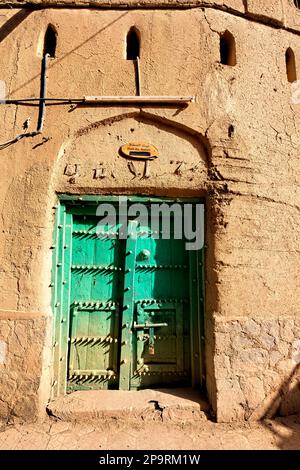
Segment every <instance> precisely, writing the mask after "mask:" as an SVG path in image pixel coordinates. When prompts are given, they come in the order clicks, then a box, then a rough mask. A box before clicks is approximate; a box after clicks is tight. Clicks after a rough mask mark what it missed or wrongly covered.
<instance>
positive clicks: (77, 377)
mask: <svg viewBox="0 0 300 470" xmlns="http://www.w3.org/2000/svg"><path fill="white" fill-rule="evenodd" d="M102 378H103V379H108V380H112V379H115V378H116V376H115V375H110V374H95V375H86V374H81V375H76V374H72V375H70V376H69V380H71V381H73V380H90V381H91V380H97V379H102Z"/></svg>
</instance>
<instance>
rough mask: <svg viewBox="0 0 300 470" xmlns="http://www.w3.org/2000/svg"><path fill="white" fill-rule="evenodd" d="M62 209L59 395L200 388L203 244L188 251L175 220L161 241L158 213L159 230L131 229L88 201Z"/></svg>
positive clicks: (58, 291)
mask: <svg viewBox="0 0 300 470" xmlns="http://www.w3.org/2000/svg"><path fill="white" fill-rule="evenodd" d="M170 204H171V202H170ZM63 207H64V208H63V209H62V207H60V214H58V226H59V227H60V229H59V230H57V237H58V240H57V241H58V245H57V249H56V256H55V267H56V283H55V284H56V285H57V286H58V284H60V282H59V281H61V280H62V278H65V279H63V280H62V283H63V282H64V283H65V284H62V286H61V287H60V288H59V286H58V288H57V289H56V297H57V298H56V304H55V305H56V306H57V304H58V308H57V309H56V310H57V311H56V323H55V331H56V342H55V345H56V350H55V351H54V358H55V359H54V375H55V374H56V378H57V380H55V382H54V383H55V387H57V388H58V390H57V393H59V391H62V390H64V388H65V387H66V388H67V390H68V391H73V390H91V389H107V388H109V389H122V390H131V389H139V388H145V387H160V386H161V387H166V386H168V387H172V386H174V387H175V386H176V387H177V386H190V385H193V386H200V385H201V382H202V375H203V370H202V355H201V349H202V346H203V343H202V340H203V331H202V319H203V252H202V250H199V251H187V250H186V240H184V239H183V238H182V239H176V238H175V236H174V220H173V219H172V220H171V222H170V221H169V222H170V236H169V237H168V238H167V239H165V238H164V236H163V230H162V229H163V227H164V220H163V217H162V216H161V215H160V217H159V220H156V221H155V228H156V229H157V228H158V230H156V231H154V230H153V227H152V226H151V222H148V223H146V224H142V225H137V223H136V221H135V220H130V219H129V220H128V223H127V226H126V227H124V226H122V224H116V225H114V226H111V225H109V224H107V223H103V224H101V222H99V217H97V216H96V215H95V207H94V206H93V205H91V204H90V205H83V204H81V205H76V204H73V205H69V204H66V205H65V206H63ZM124 230H126V236H125V237H124V235H123V236H122V237H120V236H119V235H120V232H122V233H124ZM154 232H155V233H154ZM62 245H64V246H62ZM60 256H61V257H62V259H61V261H62V262H59V261H60ZM59 268H60V269H61V270H62V274H60V269H59ZM59 296H60V299H58V298H59ZM57 300H61V302H57Z"/></svg>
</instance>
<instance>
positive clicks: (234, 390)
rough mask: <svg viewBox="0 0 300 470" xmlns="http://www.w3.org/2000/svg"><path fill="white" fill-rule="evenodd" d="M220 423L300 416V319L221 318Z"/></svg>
mask: <svg viewBox="0 0 300 470" xmlns="http://www.w3.org/2000/svg"><path fill="white" fill-rule="evenodd" d="M214 343H215V353H214V368H215V379H216V391H215V393H216V410H215V412H216V416H217V421H218V422H231V421H241V420H259V419H262V418H264V417H268V418H269V417H273V416H275V415H281V416H286V415H289V414H294V413H299V412H300V366H299V363H300V317H299V318H298V317H293V318H273V319H272V318H269V319H268V320H265V319H262V318H240V319H234V320H232V319H231V320H228V321H220V320H217V321H216V322H215V333H214Z"/></svg>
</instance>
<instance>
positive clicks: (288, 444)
mask: <svg viewBox="0 0 300 470" xmlns="http://www.w3.org/2000/svg"><path fill="white" fill-rule="evenodd" d="M299 372H300V364H297V365H296V366H295V367H294V369H293V371H292V372H291V374H290V375H289V376H288V377H287V378H286V380H285V381H284V382H283V383H282V385H281V387H280V389H279V390H278V391H277V392H276V395H274V397H273V399H272V401H271V403H270V405H269V407H268V409H267V411H266V413H265V416H264V421H263V424H264V426H265V427H266V428H267V429H268V431H269V432H271V433H272V434H273V435H274V438H275V440H276V444H277V446H278V447H279V448H280V449H282V450H299V448H300V375H299ZM286 416H287V417H286ZM275 417H276V419H275V421H271V420H270V418H275Z"/></svg>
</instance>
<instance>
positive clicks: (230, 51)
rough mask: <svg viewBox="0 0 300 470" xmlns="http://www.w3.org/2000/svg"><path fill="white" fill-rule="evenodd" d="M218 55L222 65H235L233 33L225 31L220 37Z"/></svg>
mask: <svg viewBox="0 0 300 470" xmlns="http://www.w3.org/2000/svg"><path fill="white" fill-rule="evenodd" d="M220 57H221V64H223V65H230V66H232V67H233V66H234V65H236V45H235V39H234V37H233V35H232V34H231V33H230V32H229V31H225V33H224V34H222V35H221V37H220Z"/></svg>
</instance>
